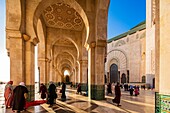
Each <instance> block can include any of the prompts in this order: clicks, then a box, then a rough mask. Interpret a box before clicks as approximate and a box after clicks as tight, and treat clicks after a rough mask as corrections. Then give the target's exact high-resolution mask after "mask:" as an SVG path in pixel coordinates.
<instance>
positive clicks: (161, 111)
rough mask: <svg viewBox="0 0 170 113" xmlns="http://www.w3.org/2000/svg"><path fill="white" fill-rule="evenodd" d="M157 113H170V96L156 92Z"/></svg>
mask: <svg viewBox="0 0 170 113" xmlns="http://www.w3.org/2000/svg"><path fill="white" fill-rule="evenodd" d="M155 113H170V95H163V94H159V93H158V92H155Z"/></svg>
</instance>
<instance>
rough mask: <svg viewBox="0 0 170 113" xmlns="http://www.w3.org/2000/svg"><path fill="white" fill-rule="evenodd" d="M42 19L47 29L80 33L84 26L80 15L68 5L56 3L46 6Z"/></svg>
mask: <svg viewBox="0 0 170 113" xmlns="http://www.w3.org/2000/svg"><path fill="white" fill-rule="evenodd" d="M43 17H44V20H45V21H46V24H47V26H48V27H54V28H62V29H71V30H76V31H82V29H83V27H84V24H83V20H82V18H81V17H80V15H79V14H78V13H77V12H76V11H75V10H74V9H73V8H71V7H70V6H69V5H67V4H64V3H57V4H53V5H50V6H48V7H47V8H46V9H45V10H44V11H43Z"/></svg>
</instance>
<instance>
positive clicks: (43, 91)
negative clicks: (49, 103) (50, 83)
mask: <svg viewBox="0 0 170 113" xmlns="http://www.w3.org/2000/svg"><path fill="white" fill-rule="evenodd" d="M39 92H40V94H41V98H42V99H45V98H46V95H47V88H46V86H45V85H44V84H43V83H41V86H40V91H39Z"/></svg>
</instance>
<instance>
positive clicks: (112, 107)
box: [71, 95, 127, 112]
mask: <svg viewBox="0 0 170 113" xmlns="http://www.w3.org/2000/svg"><path fill="white" fill-rule="evenodd" d="M79 96H81V95H79ZM71 97H72V98H75V97H74V96H71ZM82 97H83V96H82ZM86 98H87V97H86ZM80 100H83V101H86V102H93V103H95V104H97V105H98V106H103V107H108V108H110V109H116V110H119V111H123V112H127V111H126V110H123V109H121V108H119V107H116V106H113V105H112V104H108V103H107V102H105V103H103V102H99V101H95V100H90V101H88V100H87V99H85V98H84V99H83V98H80ZM110 105H112V106H110Z"/></svg>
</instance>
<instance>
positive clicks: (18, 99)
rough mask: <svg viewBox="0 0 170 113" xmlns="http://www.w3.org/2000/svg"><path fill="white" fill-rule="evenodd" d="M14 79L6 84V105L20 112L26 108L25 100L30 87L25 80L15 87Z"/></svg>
mask: <svg viewBox="0 0 170 113" xmlns="http://www.w3.org/2000/svg"><path fill="white" fill-rule="evenodd" d="M12 85H13V81H9V82H8V83H7V85H6V86H5V92H4V97H5V105H6V108H12V110H13V111H15V110H16V111H17V112H20V111H22V110H24V109H25V102H26V99H27V96H28V89H27V88H26V86H25V83H24V82H21V83H20V84H19V85H18V86H16V87H15V88H14V89H13V86H12Z"/></svg>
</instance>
